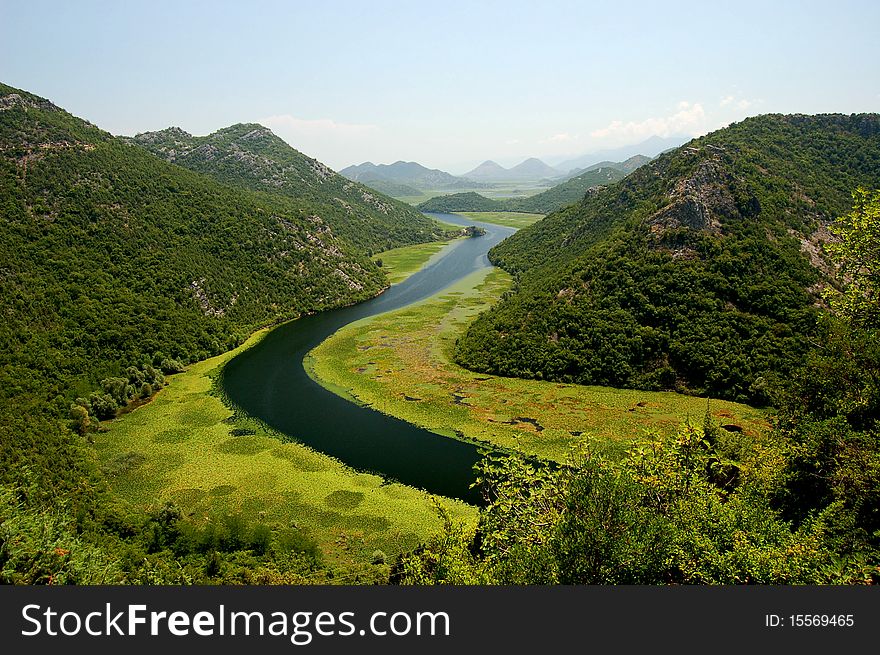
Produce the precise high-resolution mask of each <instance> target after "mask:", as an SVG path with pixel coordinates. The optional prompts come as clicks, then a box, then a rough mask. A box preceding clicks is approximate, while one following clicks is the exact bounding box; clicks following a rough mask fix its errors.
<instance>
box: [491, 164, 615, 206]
mask: <svg viewBox="0 0 880 655" xmlns="http://www.w3.org/2000/svg"><path fill="white" fill-rule="evenodd" d="M624 177H626V173H624V172H622V171H620V170H618V169H617V168H613V167H611V166H605V167H600V168H596V169H593V170H589V171H586V172H585V173H581V174H580V175H577V176H575V177H573V178H571V179H568V180H566V181H565V182H562V183H561V184H557V185H556V186H554V187H551V188H549V189H547V190H546V191H542V192H541V193H537V194H535V195H533V196H529V197H528V198H511V199H510V200H507V201H506V202H505V204H506V206H507V207H508V208H509V209H510V211H519V212H532V213H534V214H549V213H550V212H554V211H557V210H559V209H562V208H563V207H566V206H568V205H571V204H573V203H575V202H578V201H579V200H580V199H581V198H583V197H584V194H585V193H586V192H587V191H588V190H589V189H592V188H594V187H597V186H603V185H608V184H613V183H614V182H617V181H619V180H622V179H623V178H624Z"/></svg>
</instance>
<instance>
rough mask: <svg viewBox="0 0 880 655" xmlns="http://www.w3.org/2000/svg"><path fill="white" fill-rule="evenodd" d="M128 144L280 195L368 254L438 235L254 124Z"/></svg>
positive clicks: (400, 207) (419, 218) (416, 215)
mask: <svg viewBox="0 0 880 655" xmlns="http://www.w3.org/2000/svg"><path fill="white" fill-rule="evenodd" d="M131 141H132V142H133V143H136V144H137V145H139V146H142V147H144V148H146V149H147V150H149V151H150V152H152V153H153V154H156V155H158V156H159V157H162V158H163V159H165V160H167V161H169V162H173V163H175V164H178V165H179V166H183V167H185V168H189V169H190V170H194V171H198V172H200V173H206V174H208V175H211V176H212V177H214V178H216V179H218V180H220V181H221V182H224V183H226V184H234V185H237V186H241V187H245V188H249V189H255V190H259V191H267V192H270V193H278V194H282V195H285V196H288V197H289V198H291V199H293V200H295V201H296V202H297V203H298V204H299V206H301V207H303V208H304V209H306V210H307V211H309V212H311V213H313V214H317V215H318V216H320V217H321V219H322V220H324V221H325V222H326V223H327V224H328V225H329V226H330V227H331V228H332V229H333V232H334V233H335V234H336V235H337V236H340V237H342V238H344V239H346V240H347V241H349V242H350V243H352V244H354V245H356V246H359V247H361V248H363V249H364V250H367V251H369V253H370V254H372V253H374V252H379V251H382V250H388V249H390V248H396V247H398V246H402V245H407V244H411V243H422V242H425V241H430V240H432V239H434V238H436V237H438V236H439V235H440V231H439V228H437V227H436V224H435V223H434V222H433V221H431V220H430V219H428V218H427V217H426V216H424V215H423V214H421V213H420V212H418V211H416V210H415V209H413V208H412V207H410V206H409V205H407V204H405V203H402V202H400V201H398V200H394V199H393V198H389V197H388V196H385V195H383V194H382V193H380V192H377V191H376V190H375V189H370V188H368V187H366V186H364V185H363V184H360V183H358V182H353V181H351V180H349V179H347V178H345V177H343V176H342V175H339V174H338V173H336V172H334V171H333V170H331V169H330V168H328V167H327V166H325V165H324V164H322V163H321V162H319V161H317V160H315V159H312V158H311V157H307V156H306V155H304V154H302V153H301V152H299V151H298V150H295V149H294V148H292V147H290V146H289V145H288V144H287V143H286V142H285V141H284V140H283V139H280V138H279V137H277V136H276V135H275V134H273V133H272V131H271V130H270V129H268V128H266V127H263V126H262V125H258V124H254V123H249V124H238V125H232V126H231V127H227V128H224V129H222V130H218V131H217V132H214V133H213V134H210V135H208V136H204V137H195V136H192V135H191V134H188V133H187V132H184V131H183V130H181V129H180V128H176V127H171V128H168V129H165V130H161V131H158V132H145V133H143V134H138V135H137V136H135V137H133V138H132V139H131Z"/></svg>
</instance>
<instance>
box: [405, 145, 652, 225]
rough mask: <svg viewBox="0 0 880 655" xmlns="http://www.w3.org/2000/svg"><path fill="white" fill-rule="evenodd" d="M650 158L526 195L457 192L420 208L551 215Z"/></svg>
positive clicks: (593, 171)
mask: <svg viewBox="0 0 880 655" xmlns="http://www.w3.org/2000/svg"><path fill="white" fill-rule="evenodd" d="M648 161H650V158H649V157H645V156H644V155H636V156H634V157H630V158H629V159H627V160H626V161H624V162H607V165H605V166H598V165H597V166H594V167H590V168H589V169H587V170H586V171H584V172H583V173H580V174H579V175H576V176H574V177H572V178H570V179H567V180H566V181H564V182H561V183H560V184H557V185H556V186H554V187H551V188H549V189H547V190H546V191H542V192H541V193H537V194H535V195H533V196H529V197H527V198H507V199H504V200H493V199H490V198H486V197H485V196H482V195H480V194H479V193H475V192H470V193H455V194H451V195H447V196H438V197H436V198H430V199H429V200H426V201H425V202H423V203H422V204H420V205H419V206H418V208H419V209H420V210H421V211H423V212H479V211H508V212H526V213H532V214H549V213H550V212H554V211H557V210H559V209H562V208H563V207H566V206H567V205H571V204H573V203H575V202H578V201H579V200H580V199H581V198H583V197H584V194H585V193H587V191H589V190H590V189H593V188H595V187H598V186H604V185H608V184H613V183H615V182H617V181H619V180H622V179H623V178H624V177H626V175H627V174H628V173H630V172H632V171H633V170H635V169H636V168H638V167H639V166H642V165H644V163H645V162H648Z"/></svg>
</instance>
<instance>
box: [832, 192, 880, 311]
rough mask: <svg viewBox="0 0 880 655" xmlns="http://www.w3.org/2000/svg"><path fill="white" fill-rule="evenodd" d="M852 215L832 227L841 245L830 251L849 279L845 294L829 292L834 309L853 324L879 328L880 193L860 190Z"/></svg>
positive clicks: (843, 274) (833, 246)
mask: <svg viewBox="0 0 880 655" xmlns="http://www.w3.org/2000/svg"><path fill="white" fill-rule="evenodd" d="M853 198H854V199H855V206H854V207H853V210H852V212H850V213H849V214H847V215H846V216H844V217H843V218H841V219H839V220H838V221H837V222H835V223H834V224H833V225H832V226H831V231H832V232H833V233H834V234H835V235H836V236H837V237H839V239H840V241H839V242H836V243H829V244H828V250H829V252H830V253H831V255H832V257H833V258H834V260H835V261H836V263H837V264H838V265H839V266H840V273H841V275H842V276H843V277H844V279H846V280H847V281H848V282H847V285H846V292H845V293H844V294H842V295H838V294H835V293H833V292H830V293H829V294H828V295H827V296H826V298H827V299H828V300H829V302H830V303H831V307H832V308H833V309H835V310H836V311H837V312H839V313H840V314H842V315H843V316H845V317H846V318H847V320H848V321H849V322H851V323H855V324H858V325H862V326H865V327H873V328H877V327H880V189H877V190H875V191H873V192H872V191H868V190H866V189H862V188H860V189H857V190H856V191H855V193H854V194H853Z"/></svg>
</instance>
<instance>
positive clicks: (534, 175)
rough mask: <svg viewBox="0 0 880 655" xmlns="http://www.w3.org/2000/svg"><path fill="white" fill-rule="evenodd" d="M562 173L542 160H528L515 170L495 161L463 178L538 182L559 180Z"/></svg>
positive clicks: (481, 166)
mask: <svg viewBox="0 0 880 655" xmlns="http://www.w3.org/2000/svg"><path fill="white" fill-rule="evenodd" d="M561 174H562V171H560V170H557V169H555V168H553V167H552V166H548V165H547V164H545V163H544V162H542V161H541V160H540V159H535V158H534V157H532V158H531V159H526V160H525V161H524V162H522V163H521V164H517V165H516V166H514V167H513V168H504V167H503V166H501V165H499V164H497V163H495V162H494V161H491V160H490V161H484V162H483V163H482V164H480V165H479V166H477V167H476V168H475V169H473V170H472V171H468V172H467V173H465V174H464V175H463V176H462V177H466V178H468V179H471V180H479V181H483V182H489V181H492V182H506V181H520V180H521V181H527V180H528V181H538V180H543V179H548V178H549V179H553V178H557V177H559V176H560V175H561Z"/></svg>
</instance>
